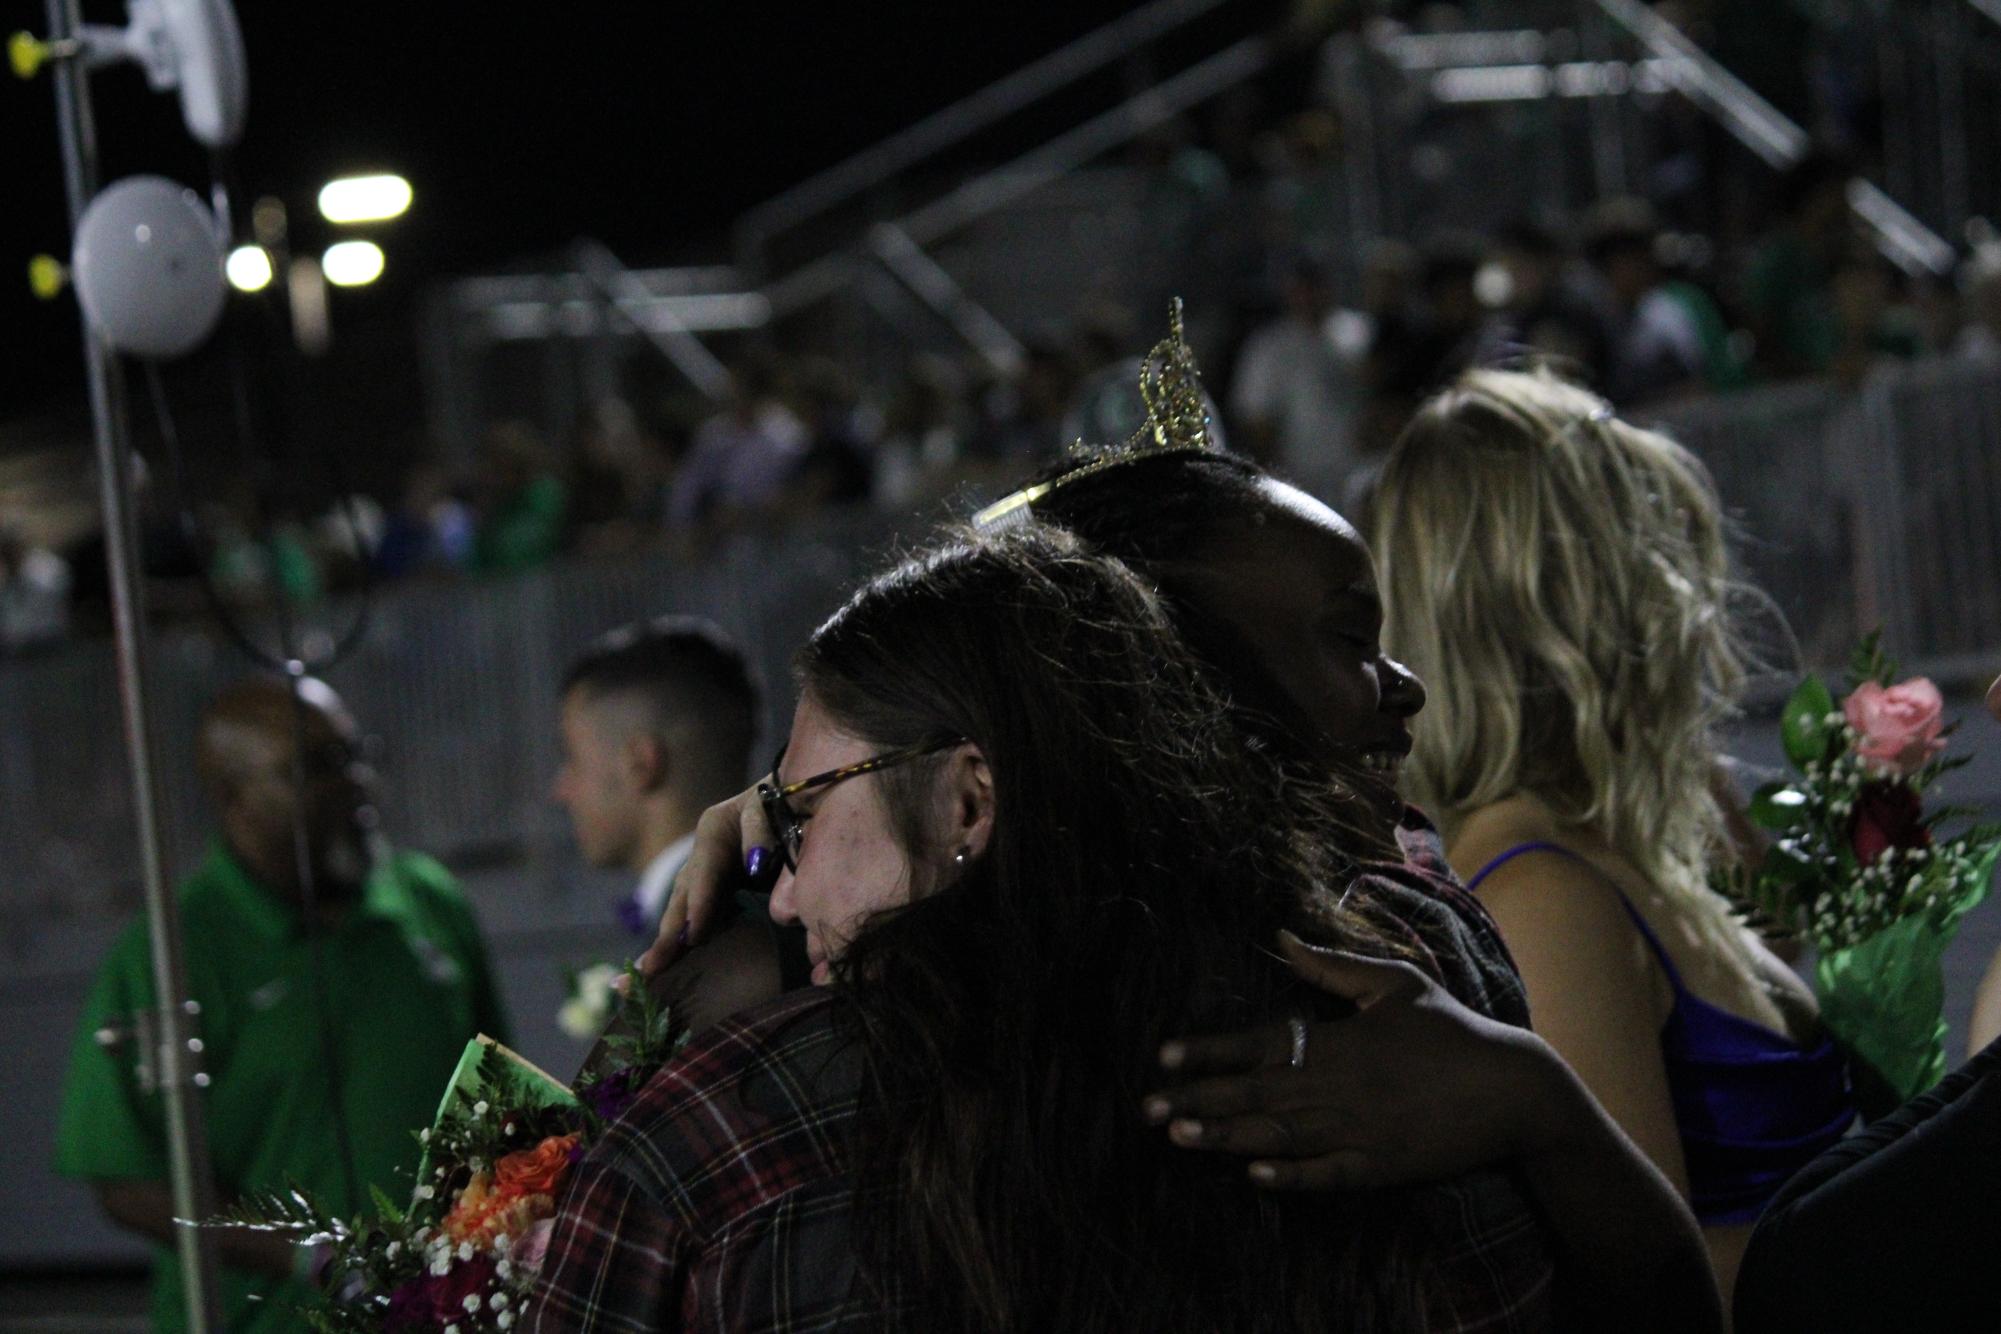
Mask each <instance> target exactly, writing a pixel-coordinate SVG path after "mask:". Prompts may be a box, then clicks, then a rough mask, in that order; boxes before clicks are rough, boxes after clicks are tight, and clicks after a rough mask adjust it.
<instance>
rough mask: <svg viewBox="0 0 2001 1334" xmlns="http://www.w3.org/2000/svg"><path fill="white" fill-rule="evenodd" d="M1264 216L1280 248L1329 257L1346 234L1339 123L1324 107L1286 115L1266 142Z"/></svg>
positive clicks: (1345, 190)
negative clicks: (1284, 119)
mask: <svg viewBox="0 0 2001 1334" xmlns="http://www.w3.org/2000/svg"><path fill="white" fill-rule="evenodd" d="M1267 144H1268V148H1267V157H1268V159H1269V160H1268V161H1267V163H1266V172H1267V180H1266V182H1265V187H1264V201H1263V203H1264V212H1265V217H1266V220H1267V225H1268V226H1269V227H1270V229H1271V230H1270V233H1269V235H1270V239H1271V240H1272V241H1273V242H1274V243H1275V244H1276V245H1277V246H1279V247H1282V248H1283V249H1290V250H1307V251H1311V252H1313V253H1315V254H1323V255H1324V254H1332V253H1335V251H1336V248H1337V247H1338V246H1340V245H1342V243H1343V242H1345V241H1346V239H1347V237H1348V234H1349V218H1348V210H1349V207H1350V204H1349V198H1348V182H1347V178H1346V167H1345V163H1344V162H1343V161H1342V157H1341V151H1342V150H1341V121H1340V119H1339V118H1338V117H1337V116H1335V115H1334V113H1333V112H1331V111H1328V110H1325V109H1324V108H1315V109H1313V110H1310V111H1302V112H1299V113H1298V114H1297V115H1294V116H1290V117H1288V118H1287V119H1286V121H1285V123H1284V124H1283V125H1281V126H1279V128H1278V130H1277V131H1276V132H1275V133H1274V134H1272V135H1271V136H1270V138H1269V139H1268V140H1267Z"/></svg>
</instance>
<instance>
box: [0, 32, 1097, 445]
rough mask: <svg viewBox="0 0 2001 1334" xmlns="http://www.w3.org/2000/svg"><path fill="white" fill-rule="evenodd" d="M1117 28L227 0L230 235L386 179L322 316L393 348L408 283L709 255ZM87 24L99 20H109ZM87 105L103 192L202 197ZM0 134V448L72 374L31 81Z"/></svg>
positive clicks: (166, 153)
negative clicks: (376, 332) (837, 175)
mask: <svg viewBox="0 0 2001 1334" xmlns="http://www.w3.org/2000/svg"><path fill="white" fill-rule="evenodd" d="M1129 7H1130V6H1129V5H1122V4H1116V3H1110V2H1109V0H1071V2H1070V3H1066V4H1064V5H1061V6H1057V5H1043V4H1025V5H1001V6H966V5H941V4H923V5H920V4H910V3H901V2H899V3H894V4H891V3H881V2H879V0H871V2H870V3H867V4H856V3H849V4H836V5H805V4H782V5H723V4H666V3H652V4H639V3H605V2H604V0H592V2H590V3H583V4H572V5H560V6H559V5H550V4H540V5H522V4H514V5H501V4H482V5H469V4H445V3H411V2H410V0H404V3H400V4H388V3H383V2H381V0H347V2H346V3H341V4H329V5H310V4H302V3H272V2H270V0H265V2H261V3H252V4H244V3H239V5H238V10H239V17H240V20H241V22H242V25H243V29H244V37H245V44H246V46H247V48H248V52H249V61H250V88H251V93H250V117H249V127H248V131H247V133H246V136H245V139H244V142H243V143H242V145H241V146H240V147H239V149H238V150H237V153H236V156H235V163H234V171H235V175H236V177H237V182H238V198H239V201H240V203H239V208H238V212H239V215H240V216H241V215H243V214H245V213H247V203H248V200H249V199H251V198H254V197H256V196H258V195H263V194H275V195H278V196H280V197H282V198H284V199H285V200H286V201H287V203H288V205H289V207H290V211H291V216H292V219H293V222H294V235H293V239H294V245H295V248H296V249H298V250H301V251H306V250H310V249H315V248H317V245H318V244H321V243H324V242H325V241H326V240H330V239H332V238H331V237H330V236H327V235H325V234H324V233H325V230H326V229H325V228H324V225H323V224H321V223H320V222H319V219H318V217H317V212H316V210H315V209H314V206H313V198H314V195H315V193H316V192H317V188H318V186H319V185H320V184H321V183H322V182H324V181H325V180H327V179H329V178H330V177H332V176H336V175H341V174H346V173H350V172H354V171H362V170H369V169H378V170H394V171H397V172H400V173H402V174H403V175H405V176H407V177H409V179H410V180H411V182H412V183H413V184H414V186H415V189H416V202H415V204H414V206H413V208H412V211H411V213H410V214H409V215H408V216H407V217H406V218H404V219H402V220H400V221H398V222H396V223H394V224H391V225H388V226H385V227H382V228H379V229H377V230H376V231H375V232H373V233H372V234H373V235H375V236H376V238H377V239H379V240H380V242H381V243H382V245H383V247H384V249H385V250H386V251H387V252H388V264H389V269H388V272H387V273H386V274H385V277H384V280H383V281H382V282H381V283H379V284H377V285H376V286H375V287H374V288H371V289H363V290H361V291H356V292H336V293H335V294H334V299H335V303H336V305H335V312H334V317H335V320H336V327H337V329H339V328H341V327H346V328H348V329H350V330H352V329H355V328H360V329H362V330H364V331H365V330H366V329H367V328H369V327H370V325H371V324H374V325H375V327H387V323H388V322H394V323H396V324H398V325H403V326H407V324H408V321H409V319H410V317H411V313H412V312H413V310H414V304H413V299H414V297H415V296H416V295H417V294H418V293H420V292H421V291H422V289H423V286H424V285H425V284H426V283H427V282H429V281H432V280H434V279H436V278H439V277H443V276H448V275H451V274H458V273H470V272H481V271H492V270H495V269H500V268H504V267H508V266H510V265H530V264H532V263H533V262H534V261H535V260H536V258H537V257H538V256H539V255H547V254H549V253H551V252H553V251H554V249H555V248H556V247H559V246H561V245H562V244H564V243H565V242H567V241H569V240H571V239H573V238H575V237H577V236H581V235H589V236H595V237H598V238H600V239H602V240H604V241H606V242H607V243H609V244H610V245H611V246H612V247H613V248H614V249H615V250H617V251H619V252H620V253H621V255H623V256H624V257H625V258H626V259H628V261H631V262H640V263H643V262H660V261H672V260H687V259H703V258H706V259H716V258H721V257H722V250H721V244H720V243H721V241H722V238H723V236H724V234H725V232H726V229H727V227H728V225H729V223H730V222H731V220H732V219H734V218H735V217H736V216H737V215H738V214H739V213H740V212H741V211H742V210H743V209H745V208H746V207H748V206H750V205H753V204H755V203H757V202H758V201H760V200H762V199H764V198H766V197H768V196H770V195H771V194H773V193H776V192H777V191H779V190H781V189H783V188H785V187H786V186H788V185H790V184H792V183H794V182H796V181H797V180H799V179H801V178H802V177H804V176H805V175H807V174H809V173H811V172H812V171H815V170H817V169H819V168H822V167H825V166H828V165H830V164H832V163H833V162H835V161H837V160H839V159H840V158H842V157H843V156H845V155H846V154H848V153H851V152H854V151H856V150H858V149H861V148H864V147H866V146H868V145H869V144H871V143H873V142H875V141H876V140H878V139H880V138H882V137H883V136H884V135H886V134H889V133H893V132H894V131H896V130H898V129H900V128H902V127H903V126H905V125H907V124H909V123H911V122H912V121H914V120H916V119H917V118H919V117H921V116H923V115H925V114H927V113H928V112H930V111H933V110H936V109H938V108H939V107H942V106H944V105H945V104H947V103H948V102H950V101H952V100H954V99H956V98H958V97H960V96H963V95H965V94H966V93H968V92H971V91H973V90H974V89H976V88H978V87H979V86H981V85H982V84H984V83H986V82H988V81H990V80H992V79H994V78H997V77H999V76H1001V75H1004V74H1006V73H1008V72H1010V71H1012V70H1014V69H1016V68H1018V67H1020V66H1021V65H1023V64H1025V63H1027V62H1028V61H1030V60H1032V59H1034V58H1036V57H1037V56H1040V55H1042V54H1044V53H1046V52H1048V51H1050V50H1053V49H1055V48H1056V47H1058V46H1060V45H1061V44H1062V43H1063V42H1065V41H1066V40H1068V39H1070V38H1072V37H1075V36H1077V35H1080V34H1082V33H1084V32H1087V31H1089V30H1091V29H1092V28H1094V27H1096V26H1098V25H1100V24H1102V23H1103V22H1105V21H1107V20H1108V19H1110V18H1112V17H1114V16H1116V15H1117V14H1118V13H1120V12H1123V11H1124V10H1126V9H1127V8H1129ZM85 11H86V12H85V17H86V18H87V19H89V20H92V21H99V22H122V20H123V7H122V5H118V4H110V5H97V4H91V5H86V7H85ZM0 26H4V28H5V29H6V30H8V31H12V30H14V29H17V28H22V27H26V28H30V29H32V30H36V31H40V30H41V29H42V28H43V26H44V17H43V8H42V6H41V5H40V4H38V3H32V2H23V0H11V2H10V3H7V4H5V5H0ZM94 100H95V105H96V108H97V114H98V126H99V133H100V138H101V141H102V150H103V156H104V177H105V179H106V180H107V181H108V180H112V179H116V178H117V177H119V176H121V175H125V174H129V173H133V172H138V171H154V172H159V173H161V174H164V175H168V176H172V177H175V178H177V179H180V180H182V181H185V182H187V183H188V184H190V185H194V186H197V187H198V188H199V187H202V186H204V185H205V183H206V181H207V179H208V164H207V162H206V160H205V155H204V154H203V153H201V152H200V151H199V150H198V149H197V148H196V147H195V146H194V145H193V143H192V141H191V140H189V139H188V138H187V136H186V134H185V132H184V131H183V130H182V128H181V125H180V119H179V112H178V106H177V103H176V101H175V100H174V98H173V97H172V96H171V95H156V94H153V93H151V92H150V91H148V90H147V88H146V87H145V84H144V80H143V78H142V76H141V75H140V73H139V72H138V71H137V70H136V69H135V68H132V67H125V68H120V69H116V70H112V71H108V72H105V73H102V74H100V75H99V76H97V77H96V79H95V80H94ZM0 126H4V127H5V131H6V134H7V148H8V154H7V163H8V170H7V176H6V178H5V182H4V184H0V250H4V256H0V258H4V264H0V450H4V448H5V443H6V442H5V439H4V431H5V426H6V423H7V422H8V421H9V420H12V419H18V418H22V417H27V416H47V415H48V414H49V413H50V412H52V411H56V410H59V409H60V408H61V407H62V406H63V405H64V404H68V403H74V402H77V401H80V395H81V383H82V372H81V360H80V355H79V348H78V335H77V325H76V314H75V303H74V300H73V299H71V298H70V297H68V296H65V297H63V298H62V299H60V300H58V301H56V302H54V303H52V304H47V305H44V304H40V303H36V302H34V301H33V300H31V299H30V298H29V297H28V295H27V291H26V283H25V277H24V273H25V265H26V262H27V259H28V256H30V255H31V254H33V253H35V252H36V251H48V252H50V253H55V254H58V255H64V254H66V252H67V250H68V239H67V228H66V223H65V216H64V210H63V202H62V176H61V165H60V159H59V156H58V149H57V142H56V137H55V128H54V113H53V93H52V90H51V88H50V86H49V82H48V80H47V79H46V78H43V79H38V80H36V81H34V82H33V83H29V84H22V83H18V82H16V81H15V80H13V79H12V78H11V76H8V77H6V78H5V79H4V85H3V86H0ZM1055 128H1061V126H1057V127H1055ZM1024 146H1025V145H1024Z"/></svg>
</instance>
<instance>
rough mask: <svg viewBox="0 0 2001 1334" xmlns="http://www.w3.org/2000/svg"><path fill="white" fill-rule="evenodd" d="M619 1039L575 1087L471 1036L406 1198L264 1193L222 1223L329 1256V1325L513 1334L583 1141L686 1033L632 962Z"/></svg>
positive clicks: (307, 1324) (319, 1318) (325, 1312)
mask: <svg viewBox="0 0 2001 1334" xmlns="http://www.w3.org/2000/svg"><path fill="white" fill-rule="evenodd" d="M617 1017H618V1019H619V1021H620V1023H619V1028H618V1032H617V1034H616V1035H615V1036H613V1037H610V1038H607V1039H606V1040H605V1042H604V1043H603V1044H601V1047H602V1050H603V1057H602V1059H601V1060H600V1062H599V1063H598V1064H597V1065H595V1066H592V1067H590V1068H587V1069H586V1070H585V1071H584V1073H582V1074H580V1075H579V1076H578V1077H577V1079H576V1082H575V1084H574V1085H572V1086H570V1087H565V1086H564V1085H563V1083H562V1081H560V1080H558V1079H556V1078H554V1077H553V1076H551V1075H548V1074H546V1073H544V1072H543V1071H541V1070H538V1069H537V1068H536V1067H535V1066H533V1065H531V1064H530V1063H529V1062H527V1061H525V1060H523V1059H522V1058H521V1057H519V1056H517V1055H515V1054H514V1053H513V1052H511V1051H509V1050H508V1049H507V1048H505V1047H503V1046H501V1045H500V1044H499V1043H497V1042H494V1041H493V1040H492V1039H490V1038H487V1037H484V1036H481V1037H476V1038H474V1039H473V1040H472V1041H471V1042H469V1043H467V1044H466V1050H465V1055H464V1056H463V1057H462V1058H461V1059H460V1061H459V1065H458V1069H457V1070H456V1071H455V1072H454V1073H453V1075H452V1079H451V1082H450V1084H449V1085H448V1086H447V1087H446V1089H445V1096H444V1100H443V1102H442V1103H441V1104H440V1105H439V1107H438V1113H437V1117H436V1119H435V1120H434V1121H433V1123H432V1125H431V1126H430V1127H429V1128H428V1129H425V1130H421V1131H418V1132H416V1138H417V1142H418V1145H419V1152H418V1154H417V1167H416V1178H415V1182H414V1184H413V1186H412V1189H411V1191H410V1200H409V1203H408V1204H407V1205H403V1206H398V1205H397V1204H396V1202H395V1201H394V1200H392V1199H391V1198H389V1196H387V1195H386V1194H384V1193H383V1191H382V1190H381V1189H380V1188H379V1187H377V1186H370V1188H369V1193H370V1197H371V1200H372V1202H373V1206H374V1207H373V1209H372V1210H371V1211H369V1212H366V1213H363V1214H360V1215H358V1216H356V1217H353V1218H341V1217H337V1216H335V1215H334V1214H332V1213H331V1212H330V1211H328V1210H327V1209H325V1208H323V1207H321V1205H320V1204H319V1203H318V1202H317V1201H315V1200H314V1199H312V1198H311V1197H310V1196H309V1195H307V1194H306V1193H305V1192H303V1191H300V1190H296V1189H287V1190H265V1191H255V1192H251V1193H249V1194H247V1195H245V1196H244V1198H243V1199H241V1200H239V1201H238V1202H237V1204H236V1206H235V1207H234V1208H232V1209H231V1210H230V1212H229V1213H227V1214H225V1215H224V1216H223V1217H221V1218H219V1219H214V1220H209V1222H210V1224H211V1225H213V1226H229V1227H248V1228H254V1229H258V1230H262V1231H270V1232H277V1233H281V1234H284V1235H288V1236H290V1237H291V1238H292V1239H293V1240H294V1241H296V1242H297V1243H298V1244H299V1245H300V1246H302V1247H311V1248H313V1250H314V1252H316V1253H318V1254H319V1256H320V1262H319V1263H317V1264H315V1265H313V1266H312V1268H313V1270H314V1274H315V1277H316V1279H317V1282H318V1286H319V1289H320V1297H319V1300H318V1302H317V1303H315V1304H314V1305H312V1306H310V1307H308V1308H306V1309H305V1310H303V1311H301V1312H300V1323H301V1325H302V1326H303V1327H304V1328H307V1329H311V1330H314V1331H318V1332H319V1334H364V1332H365V1334H376V1332H377V1331H425V1332H426V1334H505V1331H507V1330H509V1329H511V1328H512V1327H513V1325H514V1323H515V1320H516V1313H517V1312H518V1311H519V1310H520V1309H521V1306H522V1304H523V1302H524V1301H526V1300H527V1298H528V1296H529V1294H530V1293H531V1292H532V1291H533V1288H534V1284H535V1280H536V1276H537V1272H538V1270H539V1269H540V1266H541V1263H542V1256H543V1253H544V1251H545V1250H546V1248H547V1246H548V1242H549V1232H550V1229H551V1227H552V1226H553V1220H554V1216H555V1212H556V1201H557V1198H558V1196H559V1195H560V1193H561V1191H562V1188H563V1185H564V1183H565V1181H566V1180H567V1179H568V1176H569V1173H570V1169H571V1168H572V1166H574V1165H575V1163H576V1162H577V1160H578V1159H579V1158H581V1157H582V1156H583V1153H584V1150H585V1148H586V1147H587V1146H588V1145H590V1144H591V1143H592V1142H594V1141H595V1140H596V1139H597V1137H598V1136H599V1135H600V1134H601V1133H602V1132H603V1129H604V1127H605V1125H606V1124H607V1123H608V1122H610V1121H612V1120H614V1119H616V1117H617V1116H618V1114H619V1113H620V1112H622V1111H623V1110H624V1109H625V1107H626V1106H627V1105H628V1104H629V1103H630V1102H631V1100H632V1098H633V1097H634V1096H635V1095H636V1094H637V1092H638V1090H639V1089H640V1087H641V1086H642V1085H644V1084H645V1082H646V1080H647V1079H649V1078H650V1077H651V1076H652V1075H653V1073H654V1072H655V1071H657V1070H658V1069H659V1068H660V1067H661V1066H663V1065H665V1064H666V1063H667V1062H668V1060H670V1059H671V1058H672V1057H673V1055H674V1053H675V1052H676V1051H678V1050H679V1049H680V1047H681V1046H682V1045H683V1044H684V1043H685V1042H686V1040H687V1038H686V1035H685V1033H684V1032H683V1031H682V1028H681V1026H680V1025H679V1024H678V1023H677V1022H676V1021H675V1019H674V1017H673V1014H672V1012H671V1011H670V1010H669V1009H668V1008H667V1007H666V1006H665V1005H664V1004H662V1003H660V1002H659V1001H658V1000H656V999H655V998H654V997H653V996H652V995H650V994H649V993H648V992H647V989H646V988H645V987H644V986H643V985H641V983H640V979H639V978H638V976H637V975H636V974H633V973H631V972H630V970H628V986H627V991H626V996H625V998H624V999H623V1001H622V1002H621V1012H620V1013H619V1015H618V1016H617Z"/></svg>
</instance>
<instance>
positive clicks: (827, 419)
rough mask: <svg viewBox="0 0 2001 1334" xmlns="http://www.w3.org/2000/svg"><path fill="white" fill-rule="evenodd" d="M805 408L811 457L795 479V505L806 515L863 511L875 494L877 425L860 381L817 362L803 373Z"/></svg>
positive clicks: (801, 398) (828, 363)
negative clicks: (842, 509) (835, 510)
mask: <svg viewBox="0 0 2001 1334" xmlns="http://www.w3.org/2000/svg"><path fill="white" fill-rule="evenodd" d="M798 397H799V407H800V414H801V416H802V417H803V418H804V420H805V423H806V430H807V438H806V452H805V453H804V454H803V455H801V456H800V459H799V463H798V466H797V469H796V470H795V471H794V473H793V475H792V482H791V497H790V498H791V501H792V504H793V505H794V506H795V507H796V508H798V509H799V510H800V511H802V512H804V513H808V514H810V513H812V512H814V511H816V510H819V509H823V508H825V507H827V506H830V505H836V506H847V505H858V504H861V503H862V502H864V501H866V500H867V499H868V498H869V497H870V496H871V495H873V494H874V492H875V440H874V435H875V421H876V420H878V419H874V418H873V417H872V414H869V413H865V412H864V411H863V408H862V403H861V396H860V395H859V394H858V393H857V392H856V390H855V385H854V381H853V380H852V379H851V378H850V377H849V375H848V373H847V372H846V371H845V370H843V369H841V367H840V366H839V365H838V364H837V363H835V362H834V361H832V360H830V359H828V358H826V357H817V358H815V359H813V360H811V361H809V362H807V363H805V364H804V365H803V366H801V367H800V370H799V395H798Z"/></svg>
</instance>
